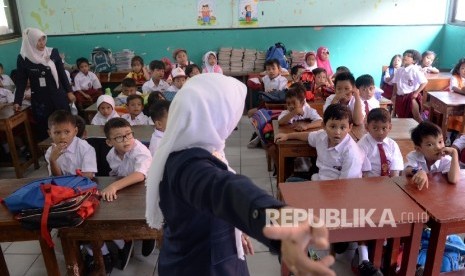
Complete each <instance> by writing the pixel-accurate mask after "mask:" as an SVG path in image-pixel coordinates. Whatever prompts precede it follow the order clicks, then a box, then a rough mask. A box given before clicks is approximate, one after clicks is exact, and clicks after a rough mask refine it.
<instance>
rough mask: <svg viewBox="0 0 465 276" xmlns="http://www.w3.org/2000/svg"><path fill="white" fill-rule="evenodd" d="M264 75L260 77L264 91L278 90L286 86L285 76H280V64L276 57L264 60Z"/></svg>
mask: <svg viewBox="0 0 465 276" xmlns="http://www.w3.org/2000/svg"><path fill="white" fill-rule="evenodd" d="M265 69H266V76H264V77H263V78H262V81H263V87H264V90H265V92H271V91H279V90H283V89H285V88H286V87H287V79H286V77H283V76H281V66H280V65H279V61H278V60H277V59H270V60H267V61H266V62H265Z"/></svg>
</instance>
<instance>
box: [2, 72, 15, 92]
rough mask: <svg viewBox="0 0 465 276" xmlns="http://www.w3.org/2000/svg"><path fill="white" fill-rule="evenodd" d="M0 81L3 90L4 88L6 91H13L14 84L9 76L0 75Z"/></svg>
mask: <svg viewBox="0 0 465 276" xmlns="http://www.w3.org/2000/svg"><path fill="white" fill-rule="evenodd" d="M0 81H1V82H2V84H3V88H6V89H8V90H11V91H14V88H15V83H14V82H13V80H12V79H11V78H10V76H8V75H7V74H2V75H1V78H0Z"/></svg>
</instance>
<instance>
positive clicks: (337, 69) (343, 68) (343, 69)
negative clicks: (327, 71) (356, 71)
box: [336, 66, 350, 74]
mask: <svg viewBox="0 0 465 276" xmlns="http://www.w3.org/2000/svg"><path fill="white" fill-rule="evenodd" d="M342 72H350V70H349V68H348V67H347V66H339V67H337V68H336V73H338V74H339V73H342Z"/></svg>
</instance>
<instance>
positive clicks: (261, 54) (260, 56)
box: [254, 51, 266, 72]
mask: <svg viewBox="0 0 465 276" xmlns="http://www.w3.org/2000/svg"><path fill="white" fill-rule="evenodd" d="M265 59H266V51H257V58H256V59H255V67H254V71H255V72H262V71H264V70H265Z"/></svg>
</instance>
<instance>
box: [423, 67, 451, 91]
mask: <svg viewBox="0 0 465 276" xmlns="http://www.w3.org/2000/svg"><path fill="white" fill-rule="evenodd" d="M451 77H452V74H451V73H449V72H439V73H438V74H426V79H427V80H428V84H427V85H426V87H425V91H437V90H448V88H449V84H450V78H451Z"/></svg>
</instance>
